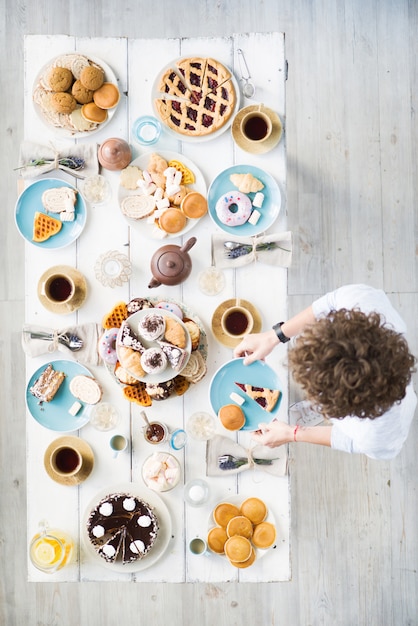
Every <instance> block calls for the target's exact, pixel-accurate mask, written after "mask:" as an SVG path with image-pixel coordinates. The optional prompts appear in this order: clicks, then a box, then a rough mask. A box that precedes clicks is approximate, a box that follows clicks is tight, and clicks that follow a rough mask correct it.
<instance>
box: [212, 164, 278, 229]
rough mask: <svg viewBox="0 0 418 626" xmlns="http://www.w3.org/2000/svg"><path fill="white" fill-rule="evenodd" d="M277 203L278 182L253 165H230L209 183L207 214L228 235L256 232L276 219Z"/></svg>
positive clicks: (266, 227) (267, 226)
mask: <svg viewBox="0 0 418 626" xmlns="http://www.w3.org/2000/svg"><path fill="white" fill-rule="evenodd" d="M280 207H281V193H280V188H279V186H278V184H277V183H276V181H275V180H274V178H273V177H272V176H271V174H269V173H268V172H266V171H264V170H262V169H260V168H258V167H254V166H253V165H245V164H243V165H233V166H232V167H229V168H227V169H226V170H224V171H222V172H221V173H220V174H218V176H216V178H215V179H214V180H213V181H212V183H211V184H210V186H209V191H208V210H209V215H210V217H211V218H212V220H213V222H214V223H215V224H216V226H218V227H219V228H220V229H221V230H223V231H224V232H226V233H227V234H229V235H240V236H243V237H254V236H255V235H259V234H260V233H262V232H264V231H266V230H267V229H268V228H270V226H271V225H272V224H273V223H274V222H275V221H276V219H277V217H278V215H279V212H280Z"/></svg>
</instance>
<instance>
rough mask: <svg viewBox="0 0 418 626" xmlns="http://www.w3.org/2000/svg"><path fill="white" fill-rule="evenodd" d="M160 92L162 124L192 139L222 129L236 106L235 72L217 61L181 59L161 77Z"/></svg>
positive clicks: (159, 112)
mask: <svg viewBox="0 0 418 626" xmlns="http://www.w3.org/2000/svg"><path fill="white" fill-rule="evenodd" d="M158 89H159V94H158V96H159V97H157V98H155V100H154V105H155V109H156V111H157V113H158V115H159V117H160V119H161V120H162V122H163V123H164V124H166V125H167V126H169V128H171V129H172V130H174V131H176V132H178V133H180V134H183V135H188V136H191V137H199V136H203V135H209V134H211V133H213V132H215V131H217V130H219V129H220V128H222V126H224V125H225V124H226V122H227V121H228V120H229V119H230V117H231V115H232V113H233V111H234V107H235V103H236V93H235V88H234V85H233V82H232V80H231V73H230V72H229V70H228V69H227V68H226V67H225V66H224V65H222V64H221V63H219V61H216V60H215V59H207V58H201V57H190V58H184V59H180V60H179V61H178V62H177V63H176V64H175V67H173V68H170V69H168V70H166V71H165V72H164V74H163V75H162V76H161V79H160V81H159V87H158Z"/></svg>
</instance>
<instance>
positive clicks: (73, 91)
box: [32, 52, 120, 137]
mask: <svg viewBox="0 0 418 626" xmlns="http://www.w3.org/2000/svg"><path fill="white" fill-rule="evenodd" d="M32 97H33V103H34V107H35V110H36V113H37V114H38V116H39V118H40V119H41V120H42V121H43V122H44V123H45V124H46V125H47V126H48V127H49V128H52V129H53V130H54V131H55V132H56V133H57V134H59V135H60V136H62V137H85V136H86V135H90V134H92V133H94V132H95V131H97V130H99V129H100V128H102V127H103V126H105V125H106V124H107V123H108V122H109V121H110V120H111V118H112V117H113V114H114V112H115V110H116V107H117V105H118V103H119V100H120V91H119V88H118V85H117V79H116V76H115V74H114V73H113V71H112V69H111V68H110V67H109V66H108V65H107V64H106V63H104V61H102V60H99V59H95V58H92V57H87V56H85V55H83V54H79V53H77V52H72V53H69V54H61V55H59V56H57V57H55V58H53V59H51V60H50V61H49V62H48V63H46V64H45V65H44V67H43V68H42V69H41V70H40V71H39V73H38V75H37V76H36V79H35V82H34V86H33V92H32Z"/></svg>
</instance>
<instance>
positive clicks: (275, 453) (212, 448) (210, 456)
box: [206, 435, 287, 476]
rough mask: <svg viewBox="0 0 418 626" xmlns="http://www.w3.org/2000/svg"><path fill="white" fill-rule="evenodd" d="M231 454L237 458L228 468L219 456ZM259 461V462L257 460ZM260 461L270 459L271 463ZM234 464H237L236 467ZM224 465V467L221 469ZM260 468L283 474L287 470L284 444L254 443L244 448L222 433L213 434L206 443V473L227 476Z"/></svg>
mask: <svg viewBox="0 0 418 626" xmlns="http://www.w3.org/2000/svg"><path fill="white" fill-rule="evenodd" d="M224 455H231V456H233V457H235V458H236V459H238V463H233V465H235V467H231V468H230V469H229V468H228V463H222V462H220V460H219V457H221V456H224ZM257 461H261V463H259V462H257ZM262 461H271V464H263V463H262ZM236 465H239V466H238V467H236ZM222 467H225V469H222ZM249 469H251V470H254V469H257V470H262V471H263V472H267V473H269V474H273V475H274V476H285V474H286V471H287V452H286V447H285V446H280V447H279V448H269V447H267V446H261V445H256V446H254V447H253V448H251V449H248V450H247V449H246V448H244V446H242V445H240V444H239V443H237V442H236V441H233V440H232V439H230V438H229V437H224V436H223V435H215V436H214V437H212V439H209V440H208V441H207V443H206V475H207V476H228V475H230V474H238V473H239V472H243V471H245V470H249Z"/></svg>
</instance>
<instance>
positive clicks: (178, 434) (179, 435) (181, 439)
mask: <svg viewBox="0 0 418 626" xmlns="http://www.w3.org/2000/svg"><path fill="white" fill-rule="evenodd" d="M186 443H187V433H186V431H185V430H183V429H182V428H177V430H175V431H174V432H172V433H171V435H170V448H172V449H173V450H182V449H183V448H184V446H185V445H186Z"/></svg>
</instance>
